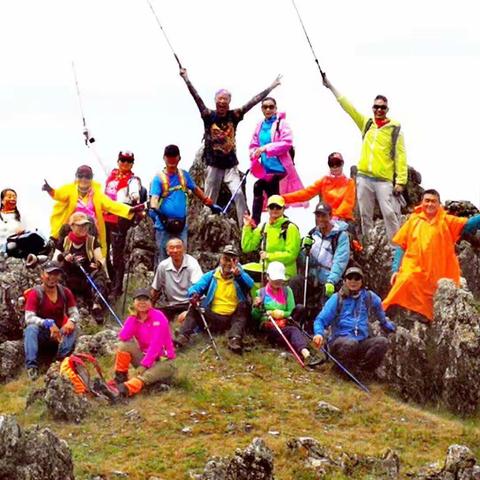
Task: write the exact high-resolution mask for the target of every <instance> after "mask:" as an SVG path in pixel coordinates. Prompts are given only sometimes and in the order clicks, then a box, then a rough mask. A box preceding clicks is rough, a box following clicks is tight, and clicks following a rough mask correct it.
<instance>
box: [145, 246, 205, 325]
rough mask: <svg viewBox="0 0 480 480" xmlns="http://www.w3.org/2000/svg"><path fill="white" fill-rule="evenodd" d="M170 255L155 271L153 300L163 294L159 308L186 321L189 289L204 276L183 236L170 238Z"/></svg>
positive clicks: (168, 248) (168, 247)
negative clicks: (186, 250)
mask: <svg viewBox="0 0 480 480" xmlns="http://www.w3.org/2000/svg"><path fill="white" fill-rule="evenodd" d="M167 254H168V258H166V259H165V260H162V261H161V262H160V263H159V265H158V267H157V271H156V272H155V277H154V278H153V283H152V303H153V305H155V302H156V301H157V300H158V298H159V297H160V295H161V294H163V296H164V302H165V303H164V304H163V305H161V306H160V310H161V311H162V312H163V313H164V315H165V316H166V317H167V318H168V320H169V321H170V322H173V320H174V319H175V316H177V315H178V319H179V321H180V322H181V321H183V320H184V318H185V315H186V313H187V309H188V306H189V302H190V299H189V297H188V289H189V288H190V287H191V286H192V285H193V284H194V283H197V282H198V281H199V280H200V278H201V277H202V274H203V272H202V269H201V268H200V265H199V263H198V262H197V260H196V259H195V258H193V257H192V256H191V255H188V253H186V252H185V245H184V244H183V241H182V240H181V239H180V238H175V237H174V238H171V239H170V240H169V241H168V242H167Z"/></svg>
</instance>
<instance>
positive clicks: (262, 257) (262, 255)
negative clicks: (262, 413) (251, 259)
mask: <svg viewBox="0 0 480 480" xmlns="http://www.w3.org/2000/svg"><path fill="white" fill-rule="evenodd" d="M267 255H268V254H267V252H264V251H263V250H262V251H261V252H260V260H262V261H263V260H266V259H267Z"/></svg>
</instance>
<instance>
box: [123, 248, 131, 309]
mask: <svg viewBox="0 0 480 480" xmlns="http://www.w3.org/2000/svg"><path fill="white" fill-rule="evenodd" d="M130 265H131V258H129V259H128V265H127V281H126V282H125V291H124V292H123V301H122V317H123V316H125V307H126V304H127V294H128V285H129V283H130ZM122 280H123V279H122ZM122 283H123V282H122Z"/></svg>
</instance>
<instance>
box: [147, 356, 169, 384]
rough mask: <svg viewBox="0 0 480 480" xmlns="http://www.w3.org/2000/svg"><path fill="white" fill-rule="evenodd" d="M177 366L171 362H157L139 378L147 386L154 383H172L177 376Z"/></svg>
mask: <svg viewBox="0 0 480 480" xmlns="http://www.w3.org/2000/svg"><path fill="white" fill-rule="evenodd" d="M175 371H176V369H175V366H174V364H173V362H172V361H169V360H157V361H156V362H155V363H154V364H153V365H152V366H151V367H150V368H147V369H146V370H145V371H144V372H143V373H141V374H140V375H139V376H138V378H139V379H140V380H141V381H142V382H143V383H144V384H145V385H152V384H154V383H158V382H160V383H170V382H171V381H172V378H173V376H174V375H175Z"/></svg>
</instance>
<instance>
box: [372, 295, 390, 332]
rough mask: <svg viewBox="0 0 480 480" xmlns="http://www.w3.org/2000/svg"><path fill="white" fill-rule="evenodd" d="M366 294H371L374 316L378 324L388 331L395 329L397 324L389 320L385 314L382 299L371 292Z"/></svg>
mask: <svg viewBox="0 0 480 480" xmlns="http://www.w3.org/2000/svg"><path fill="white" fill-rule="evenodd" d="M367 295H371V296H372V308H373V310H374V312H375V316H376V317H377V319H378V321H379V322H380V326H381V327H382V328H383V329H384V330H385V331H386V332H389V333H392V332H394V331H395V330H396V329H397V326H396V325H395V324H394V323H393V322H391V321H390V320H389V319H388V318H387V316H386V315H385V310H384V309H383V305H382V300H381V299H380V297H379V296H378V295H377V294H376V293H373V292H367Z"/></svg>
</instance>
